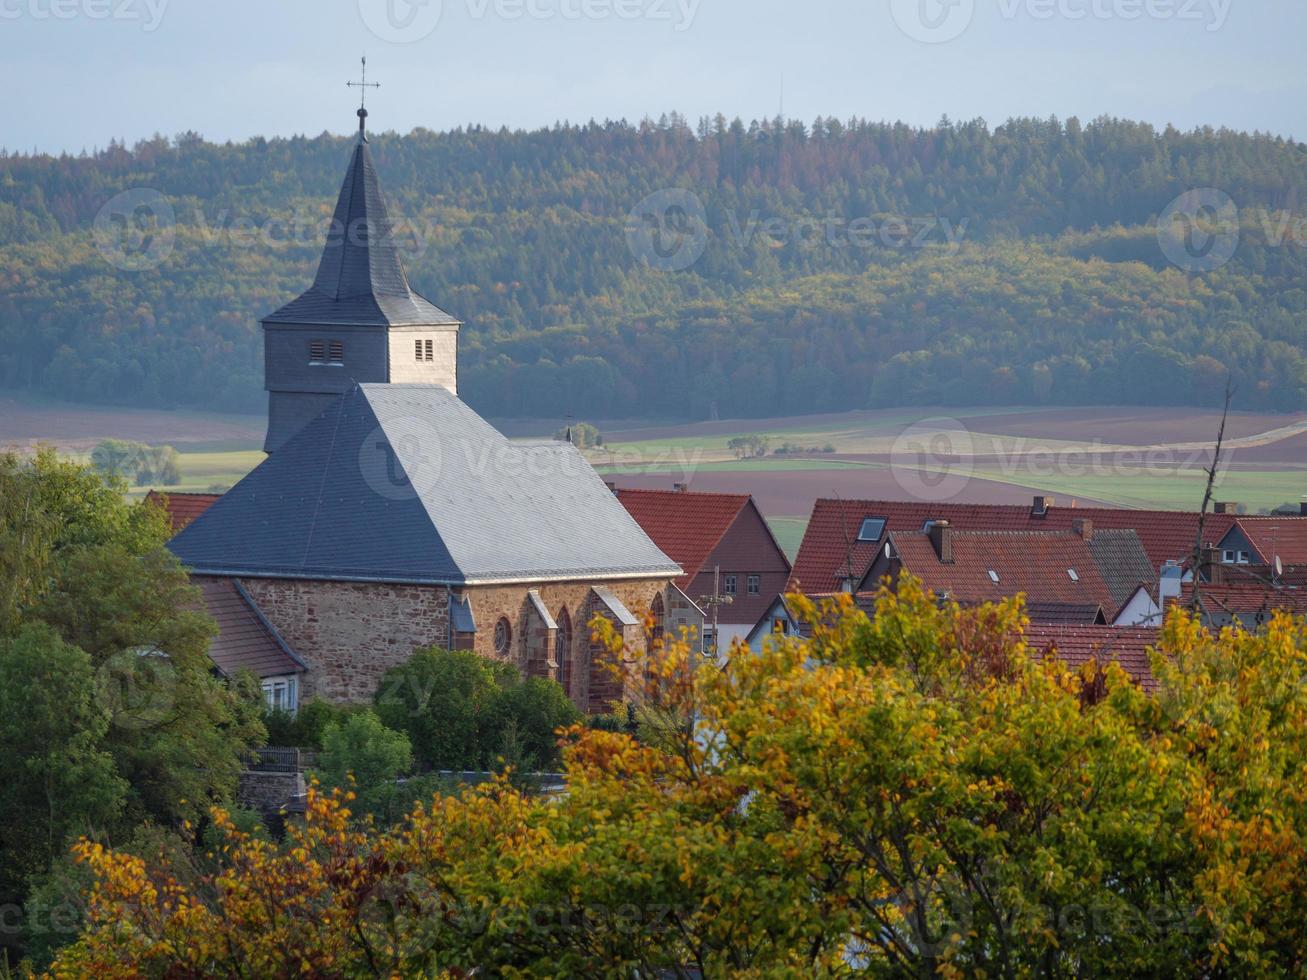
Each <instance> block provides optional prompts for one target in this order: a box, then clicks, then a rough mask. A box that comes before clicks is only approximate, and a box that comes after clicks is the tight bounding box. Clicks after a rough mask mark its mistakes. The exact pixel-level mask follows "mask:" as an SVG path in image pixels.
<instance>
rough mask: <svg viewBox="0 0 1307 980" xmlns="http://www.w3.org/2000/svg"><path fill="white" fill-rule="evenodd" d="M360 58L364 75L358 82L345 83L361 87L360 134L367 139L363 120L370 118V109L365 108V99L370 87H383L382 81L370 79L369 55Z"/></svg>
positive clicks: (350, 86) (357, 87)
mask: <svg viewBox="0 0 1307 980" xmlns="http://www.w3.org/2000/svg"><path fill="white" fill-rule="evenodd" d="M359 60H360V61H361V62H362V63H363V75H362V77H361V78H360V79H359V81H357V82H346V83H345V85H346V86H347V87H348V88H356V89H359V111H358V117H359V136H360V137H362V138H364V139H367V137H366V136H363V120H365V119H367V118H368V110H367V109H365V108H364V101H365V100H366V98H367V94H368V89H370V88H381V83H380V82H369V81H368V58H367V55H364V56H363V57H362V58H361V59H359Z"/></svg>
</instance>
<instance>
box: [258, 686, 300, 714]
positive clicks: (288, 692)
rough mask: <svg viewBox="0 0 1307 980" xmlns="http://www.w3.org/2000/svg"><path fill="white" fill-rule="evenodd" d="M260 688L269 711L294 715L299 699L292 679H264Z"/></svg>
mask: <svg viewBox="0 0 1307 980" xmlns="http://www.w3.org/2000/svg"><path fill="white" fill-rule="evenodd" d="M262 686H263V698H264V700H265V701H267V703H268V708H269V709H270V710H272V711H289V712H290V713H291V714H294V713H295V709H296V708H297V707H299V698H298V690H297V688H298V685H297V684H296V683H295V678H294V677H266V678H264V680H263V685H262Z"/></svg>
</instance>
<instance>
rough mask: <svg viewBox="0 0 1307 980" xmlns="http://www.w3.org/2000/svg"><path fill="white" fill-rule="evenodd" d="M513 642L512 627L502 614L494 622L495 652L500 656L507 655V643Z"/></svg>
mask: <svg viewBox="0 0 1307 980" xmlns="http://www.w3.org/2000/svg"><path fill="white" fill-rule="evenodd" d="M512 642H513V628H512V627H511V626H509V625H508V620H507V619H504V618H503V617H502V616H501V617H500V619H499V622H497V623H495V653H497V654H499V655H500V656H501V657H506V656H508V645H509V644H510V643H512Z"/></svg>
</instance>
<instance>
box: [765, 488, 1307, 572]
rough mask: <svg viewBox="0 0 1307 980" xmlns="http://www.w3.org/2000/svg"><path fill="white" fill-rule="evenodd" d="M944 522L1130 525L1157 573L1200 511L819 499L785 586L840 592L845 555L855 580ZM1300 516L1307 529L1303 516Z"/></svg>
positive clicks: (1217, 532) (1211, 529) (1215, 519)
mask: <svg viewBox="0 0 1307 980" xmlns="http://www.w3.org/2000/svg"><path fill="white" fill-rule="evenodd" d="M865 517H882V518H885V520H886V525H885V530H884V532H883V533H882V534H881V537H880V538H879V540H877V541H871V542H860V541H858V540H857V538H858V529H859V527H860V526H861V524H862V521H863V518H865ZM936 519H945V520H948V521H949V523H950V524H952V525H953V527H954V528H955V529H958V530H991V531H1034V530H1050V531H1053V530H1057V531H1065V530H1070V529H1071V527H1072V525H1073V523H1074V522H1075V521H1077V520H1091V521H1093V524H1094V527H1095V528H1099V529H1101V528H1130V529H1133V530H1135V531H1136V532H1137V533H1138V535H1139V540H1140V542H1141V543H1142V544H1143V547H1144V552H1145V554H1147V556H1148V562H1149V567H1150V570H1151V571H1152V573H1153V574H1154V575H1155V574H1156V570H1157V569H1158V568H1160V567H1161V566H1162V565H1164V564H1165V563H1166V562H1167V561H1179V562H1184V561H1187V560H1188V559H1189V558H1190V557H1191V555H1192V554H1193V549H1194V541H1195V539H1196V538H1197V534H1198V514H1197V512H1189V511H1170V510H1129V509H1124V508H1105V507H1059V506H1057V505H1056V504H1054V505H1053V506H1051V507H1049V508H1048V510H1047V511H1046V512H1045V514H1044V516H1042V517H1039V516H1035V515H1034V514H1033V513H1032V508H1031V507H1030V506H1029V505H1018V504H950V503H928V502H921V501H901V500H837V499H820V500H818V501H817V502H816V504H815V505H814V507H813V510H812V517H811V519H810V520H809V522H808V527H807V530H806V531H805V532H804V535H803V543H802V544H801V545H800V546H799V554H798V557H797V559H796V560H795V562H794V572H793V574H792V575H791V576H790V583H789V588H790V589H791V590H795V589H801V590H802V591H804V592H806V593H808V594H810V595H821V594H826V593H830V592H835V591H838V590H839V588H840V579H842V578H843V577H844V576H845V574H846V572H845V567H846V565H847V564H848V562H847V558H848V556H850V555H851V557H852V565H853V577H854V578H855V579H858V580H860V579H861V578H862V577H863V576H864V575H866V573H867V570H868V568H870V567H871V562H872V559H873V558H874V557H875V555H876V552H877V550H878V549H879V548H881V547H883V546H884V543H885V536H886V535H888V534H889V533H891V532H893V531H920V530H921V529H922V527H923V526H924V525H925V523H926V522H927V521H929V520H936ZM1284 520H1285V521H1299V520H1301V521H1302V522H1303V523H1302V527H1303V528H1304V533H1307V520H1303V519H1302V518H1296V517H1286V518H1284ZM1234 521H1235V515H1233V514H1208V515H1207V522H1206V525H1205V527H1204V532H1205V533H1204V537H1205V538H1207V540H1209V541H1213V542H1215V541H1219V540H1220V539H1221V538H1222V537H1223V536H1224V535H1225V533H1226V532H1227V531H1228V530H1229V529H1230V527H1231V526H1232V525H1233V523H1234Z"/></svg>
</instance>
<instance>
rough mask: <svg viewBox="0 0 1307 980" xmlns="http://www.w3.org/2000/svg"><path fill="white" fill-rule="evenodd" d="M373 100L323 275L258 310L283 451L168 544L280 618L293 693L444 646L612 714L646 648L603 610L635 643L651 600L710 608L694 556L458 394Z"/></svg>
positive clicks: (571, 451)
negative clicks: (395, 197)
mask: <svg viewBox="0 0 1307 980" xmlns="http://www.w3.org/2000/svg"><path fill="white" fill-rule="evenodd" d="M365 116H366V113H365V112H364V111H363V110H360V115H359V134H358V138H357V140H356V142H355V145H354V147H353V150H352V153H351V159H350V163H349V168H348V170H347V172H346V176H345V180H344V183H343V186H342V187H341V191H340V195H339V199H338V201H337V204H336V210H335V219H334V221H333V225H332V229H331V232H330V234H329V236H328V239H327V242H326V245H325V247H324V250H323V255H322V259H321V262H320V263H319V267H318V272H317V276H316V278H315V279H314V282H313V285H312V287H311V288H310V289H309V290H308V291H306V292H305V293H304V294H303V295H302V296H300V297H299V298H298V299H296V300H294V301H292V302H291V303H289V304H287V305H286V306H284V307H282V308H281V309H280V310H278V311H277V312H276V313H274V314H272V315H271V316H269V317H268V318H266V319H265V320H264V321H263V327H264V336H265V369H266V376H267V387H268V390H269V406H268V412H269V416H268V435H267V440H266V449H267V451H268V452H269V453H270V455H269V456H268V458H267V459H266V460H264V462H263V463H261V464H260V465H259V466H258V467H256V468H255V469H254V470H253V471H252V472H251V473H250V474H249V475H248V476H246V477H245V478H244V479H243V480H241V481H240V482H239V483H238V484H236V486H234V487H233V488H232V489H231V490H229V491H228V492H227V493H225V494H223V495H222V496H221V497H219V498H218V499H216V500H213V501H209V502H207V507H203V509H202V512H200V513H199V514H198V516H194V517H189V518H187V519H186V521H185V523H184V526H182V528H181V530H180V532H179V533H178V534H177V535H176V536H175V537H174V538H173V539H172V541H171V542H170V543H169V547H170V548H171V549H172V551H173V552H174V553H175V554H176V555H177V556H178V558H179V559H181V561H182V562H183V564H185V565H186V566H188V567H189V569H190V570H191V572H192V575H193V577H194V580H195V581H196V583H197V584H198V585H199V586H200V588H201V590H202V591H203V592H204V594H205V597H206V600H207V601H208V604H209V607H210V609H211V611H212V610H213V609H214V599H215V598H218V599H221V601H222V603H224V606H223V609H225V610H227V611H228V614H229V615H232V616H234V615H236V614H240V615H242V616H245V615H246V613H248V614H249V615H252V616H253V617H254V619H255V620H256V621H257V622H258V624H259V625H260V626H261V627H262V628H263V629H264V632H265V633H266V637H264V638H262V640H260V642H263V641H264V640H266V641H267V642H263V646H264V648H265V649H264V650H263V651H262V652H260V653H258V654H255V653H253V652H248V653H246V654H242V655H243V656H246V657H248V658H249V659H250V661H251V663H252V664H253V665H255V666H256V669H257V670H258V671H260V672H262V671H266V669H268V668H269V667H272V666H274V665H272V663H271V660H269V661H268V662H267V663H265V662H264V660H263V659H261V658H262V657H263V656H264V654H265V653H266V654H267V655H268V657H272V653H273V648H274V647H275V648H276V649H277V650H280V651H281V652H282V653H283V654H285V658H286V659H285V660H284V661H282V662H279V663H278V664H276V665H275V669H276V670H278V671H282V670H284V674H277V675H268V674H266V673H265V674H264V679H265V688H266V687H267V686H268V684H269V683H274V682H275V681H276V680H277V679H280V678H282V677H283V676H286V677H289V676H290V675H292V674H293V675H294V677H293V680H294V685H293V686H294V690H293V691H289V690H287V689H286V688H285V687H278V688H277V689H276V690H277V693H276V696H277V697H284V698H285V699H286V700H285V703H284V704H283V706H285V707H289V708H294V706H295V704H297V703H298V702H299V701H300V700H302V699H305V698H309V697H321V698H326V699H329V700H333V701H362V700H367V699H370V698H371V697H372V696H373V694H374V692H375V690H376V687H377V684H378V682H379V680H380V678H381V676H382V674H383V673H384V672H385V671H386V670H387V669H388V668H389V667H392V666H394V665H396V664H399V663H402V662H404V661H405V660H407V659H408V657H410V656H411V655H412V653H413V651H414V650H415V649H417V648H420V647H425V646H432V645H436V646H444V647H450V648H459V649H469V650H475V651H476V652H478V653H480V654H484V655H486V656H489V657H495V658H498V659H500V660H504V661H508V662H511V663H514V664H516V665H517V666H518V667H520V668H521V670H522V671H523V673H524V674H527V675H531V676H541V677H551V678H554V679H556V680H557V681H558V682H559V683H560V684H562V685H563V687H564V688H565V690H566V691H567V692H568V694H569V696H570V697H571V698H572V700H573V701H574V702H575V703H576V704H577V705H578V706H579V707H580V708H582V709H583V710H586V711H592V712H597V711H604V710H607V709H608V707H609V706H610V704H611V703H612V702H613V701H617V700H620V699H622V698H623V696H624V695H625V694H626V693H627V689H626V683H627V681H628V679H630V678H632V677H633V676H635V665H634V663H626V664H621V665H612V664H610V663H609V655H608V651H607V650H606V649H604V648H602V647H601V646H600V645H599V644H597V643H595V642H592V638H591V634H590V630H589V628H588V626H587V624H588V623H589V622H590V621H591V620H592V619H593V618H594V617H602V618H605V619H607V620H608V621H609V622H610V623H612V625H613V626H614V628H615V629H616V631H617V632H618V634H619V635H620V636H621V637H622V638H623V639H624V641H625V643H626V645H627V649H628V650H629V651H630V655H631V658H632V660H633V661H634V660H636V659H638V657H639V656H640V655H641V654H642V653H643V652H644V650H645V643H646V639H645V637H646V631H645V627H646V616H647V617H650V622H651V623H652V624H653V626H654V629H655V631H661V630H663V629H665V628H666V626H667V625H668V624H669V623H674V622H677V620H676V618H675V617H676V616H678V615H679V616H680V617H681V620H682V621H683V620H684V619H685V618H686V617H687V616H688V617H689V618H691V619H692V618H693V613H692V611H687V610H686V609H685V608H684V603H683V601H682V597H681V596H680V593H679V592H678V591H677V590H676V589H675V586H674V584H673V580H674V579H678V578H680V577H681V576H682V575H683V570H682V569H681V567H680V566H679V565H677V564H676V562H675V561H673V560H672V559H670V558H669V557H668V556H667V555H666V554H664V553H663V552H662V551H661V550H659V548H658V547H657V545H655V544H654V542H652V541H651V540H650V539H649V537H648V536H647V535H646V534H645V532H644V531H643V530H641V528H640V525H639V524H637V523H636V521H635V520H634V519H633V518H632V517H631V516H630V514H629V513H628V512H627V510H626V509H625V508H624V507H623V506H622V505H621V504H620V503H619V502H618V501H617V499H616V498H615V497H614V496H613V494H612V493H611V492H610V490H609V489H608V488H607V487H606V486H605V485H604V483H603V481H602V480H601V479H600V478H599V477H598V476H597V475H596V474H595V472H594V471H593V470H592V469H591V467H590V466H589V464H588V463H587V462H586V461H585V459H584V458H583V457H582V456H581V454H580V453H579V452H578V451H577V450H576V448H575V447H573V446H572V445H570V444H569V443H564V442H541V443H533V444H523V443H516V442H510V441H509V440H508V439H506V438H505V437H504V436H503V435H501V434H500V433H499V432H497V431H496V430H495V429H494V428H493V427H492V426H490V425H489V424H488V423H487V422H485V421H484V420H483V419H481V418H480V417H479V416H478V415H477V414H476V413H475V412H474V411H472V409H471V408H469V407H468V406H467V405H465V404H464V403H463V402H462V401H460V400H459V398H458V395H457V337H458V327H459V323H458V321H457V320H456V319H455V318H454V317H452V316H450V315H449V314H446V313H444V312H443V311H441V310H439V309H438V308H436V307H435V306H434V305H433V304H431V303H430V302H429V301H427V300H426V299H425V298H423V297H421V296H420V295H418V294H417V293H416V292H415V291H413V290H412V289H411V287H410V286H409V284H408V279H407V276H406V274H405V271H404V268H403V265H402V263H401V260H400V256H399V253H398V251H397V249H396V247H395V243H394V241H393V236H392V233H391V224H390V219H389V216H388V214H387V211H386V205H385V201H384V198H383V196H382V194H381V189H380V185H379V182H378V180H377V174H376V170H375V167H374V165H373V161H372V156H371V152H370V149H369V146H368V142H367V138H366V136H365V134H364V130H363V124H364V118H365ZM170 496H171V495H170ZM194 503H195V504H196V507H195V509H196V510H201V506H200V505H201V502H200V501H195V502H194ZM233 594H234V596H235V597H236V599H237V600H239V604H235V600H234V599H233V598H232V595H233ZM669 606H675V611H674V614H669ZM242 609H244V610H245V611H244V612H242ZM246 618H247V619H248V616H247V617H246ZM219 626H220V628H222V627H223V623H222V622H221V621H220V623H219ZM229 629H230V627H229ZM240 629H241V631H246V630H247V629H248V623H247V622H243V623H242V625H241V627H240ZM229 639H230V636H229ZM219 642H220V644H221V643H224V642H227V641H224V640H223V639H222V636H221V634H220V641H219ZM250 642H253V639H251V640H250ZM269 644H270V645H269ZM273 659H275V657H274V658H273ZM292 663H293V664H295V665H296V666H298V667H299V669H298V670H291V668H290V666H289V665H290V664H292ZM220 666H221V665H220ZM269 678H272V681H270V680H269Z"/></svg>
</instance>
